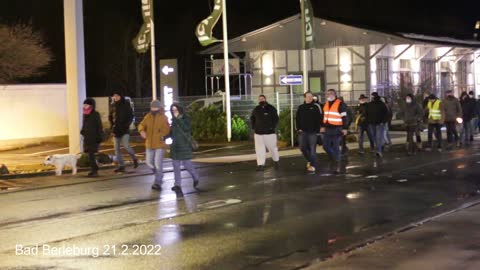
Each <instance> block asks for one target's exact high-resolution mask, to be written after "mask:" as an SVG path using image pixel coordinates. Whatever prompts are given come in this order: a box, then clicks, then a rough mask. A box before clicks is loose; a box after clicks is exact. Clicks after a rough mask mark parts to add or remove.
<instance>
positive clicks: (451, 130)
mask: <svg viewBox="0 0 480 270" xmlns="http://www.w3.org/2000/svg"><path fill="white" fill-rule="evenodd" d="M445 126H446V127H447V142H448V143H452V142H453V139H454V137H455V142H458V139H459V136H458V132H457V123H456V122H455V121H454V122H445Z"/></svg>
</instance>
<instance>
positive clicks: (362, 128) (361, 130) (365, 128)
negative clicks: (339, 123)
mask: <svg viewBox="0 0 480 270" xmlns="http://www.w3.org/2000/svg"><path fill="white" fill-rule="evenodd" d="M365 132H366V133H367V137H368V141H369V142H370V149H373V148H374V147H375V143H374V141H373V136H372V131H371V130H370V129H369V128H368V126H359V127H358V149H359V150H360V151H363V141H364V134H365Z"/></svg>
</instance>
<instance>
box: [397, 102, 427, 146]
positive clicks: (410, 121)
mask: <svg viewBox="0 0 480 270" xmlns="http://www.w3.org/2000/svg"><path fill="white" fill-rule="evenodd" d="M402 112H403V113H402V115H403V122H404V124H405V127H406V129H407V145H406V149H407V154H408V155H415V154H416V152H417V146H416V145H415V142H414V140H413V137H414V135H415V133H416V131H417V130H418V126H419V125H421V124H422V121H423V110H422V107H421V105H420V104H418V103H417V102H416V101H415V98H414V96H413V95H412V94H407V96H406V97H405V103H404V106H403V108H402Z"/></svg>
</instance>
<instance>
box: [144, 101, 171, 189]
mask: <svg viewBox="0 0 480 270" xmlns="http://www.w3.org/2000/svg"><path fill="white" fill-rule="evenodd" d="M138 131H139V132H140V135H141V136H142V138H144V139H145V148H146V163H147V165H148V167H150V168H151V169H152V171H153V173H154V175H155V181H154V183H153V185H152V189H154V190H158V191H160V190H162V184H163V158H164V156H165V151H166V149H167V144H166V143H165V139H164V138H165V136H167V135H168V134H169V133H170V126H169V125H168V119H167V117H166V116H165V111H164V109H163V108H162V104H161V103H160V101H158V100H154V101H152V102H151V103H150V112H149V113H148V114H147V115H145V117H144V118H143V120H142V122H141V123H140V124H139V125H138Z"/></svg>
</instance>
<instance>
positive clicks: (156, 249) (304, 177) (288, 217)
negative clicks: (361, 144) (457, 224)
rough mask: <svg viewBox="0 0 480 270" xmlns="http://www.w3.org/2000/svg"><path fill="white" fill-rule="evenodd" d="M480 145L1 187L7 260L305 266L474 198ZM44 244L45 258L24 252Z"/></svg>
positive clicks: (33, 265)
mask: <svg viewBox="0 0 480 270" xmlns="http://www.w3.org/2000/svg"><path fill="white" fill-rule="evenodd" d="M479 149H480V145H478V144H477V145H475V146H474V147H472V148H469V149H460V150H454V151H450V152H443V153H437V152H431V153H420V154H419V155H417V156H414V157H407V156H406V155H404V154H403V153H398V152H395V151H394V152H392V153H387V154H386V156H385V158H384V159H383V160H378V159H376V158H374V157H373V156H369V155H367V156H365V157H359V156H356V155H355V154H353V153H352V154H351V158H350V160H349V161H348V164H346V171H345V173H344V174H342V175H340V176H334V175H330V174H329V173H328V161H327V159H326V158H325V156H322V157H321V164H322V168H321V170H320V172H318V174H316V175H308V174H306V173H305V172H304V166H305V162H304V161H303V159H302V158H300V157H292V158H283V159H282V160H281V167H280V169H279V170H277V171H276V170H274V169H273V168H271V167H269V168H267V170H266V171H264V172H256V171H255V170H254V168H255V164H254V163H253V162H244V163H237V164H226V165H220V166H218V165H216V166H206V167H202V168H200V170H199V172H200V175H201V176H202V180H203V181H202V183H201V184H200V189H201V190H200V191H195V190H194V189H193V188H192V187H191V179H190V178H189V177H187V175H186V174H185V180H184V183H183V189H184V195H183V197H181V196H179V194H175V193H174V192H172V191H170V189H169V188H170V187H171V186H172V184H173V179H172V178H173V174H172V173H167V174H166V175H165V183H164V190H163V191H162V192H161V193H158V192H155V191H152V190H151V189H150V185H151V182H152V177H151V176H134V175H132V176H130V175H124V176H122V177H115V176H113V177H111V176H109V177H106V178H101V179H98V181H94V182H86V183H78V184H71V185H64V186H57V187H49V188H43V189H37V190H25V191H20V192H11V193H4V194H0V205H2V207H1V209H2V210H1V215H0V239H1V241H0V269H301V268H302V267H305V266H307V265H308V264H309V263H310V262H311V261H312V260H314V259H317V258H327V257H328V256H331V255H332V254H334V253H336V252H342V251H344V250H345V249H348V248H352V247H355V246H358V245H362V243H365V242H366V241H368V240H371V239H373V238H375V237H378V236H381V235H384V234H387V233H389V232H392V231H395V230H398V229H399V228H403V227H405V226H408V225H409V224H411V223H412V222H418V221H420V220H422V219H425V218H428V217H431V216H433V215H436V214H439V213H442V212H445V211H448V210H451V209H454V208H457V207H459V206H461V205H462V204H464V203H466V202H471V201H472V200H477V199H478V198H477V194H479V192H480V191H479V190H480V177H479V176H480V154H479V151H478V150H479ZM397 150H399V149H397ZM78 177H81V176H78ZM70 180H71V178H70ZM68 181H69V178H68V177H66V178H65V179H64V180H63V184H65V183H68ZM58 182H59V183H60V182H62V180H58ZM37 244H39V245H40V248H39V254H38V255H18V254H16V245H22V247H34V246H35V245H37ZM42 245H45V247H50V248H51V250H52V249H53V248H60V251H66V250H67V248H72V249H73V248H75V249H76V251H75V254H46V253H47V250H46V249H42ZM97 249H98V256H96V255H97ZM24 250H26V249H24ZM42 251H43V252H45V253H44V254H42Z"/></svg>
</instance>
